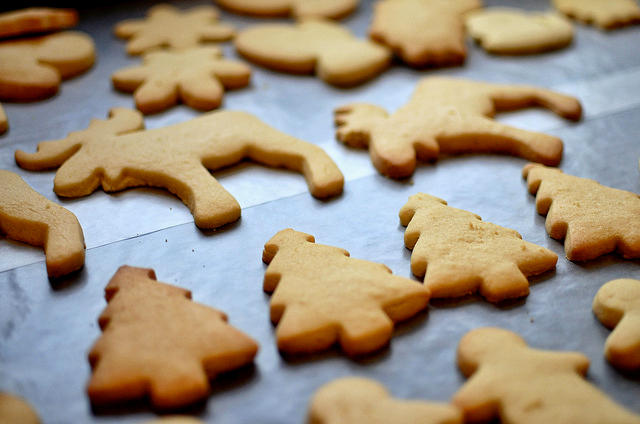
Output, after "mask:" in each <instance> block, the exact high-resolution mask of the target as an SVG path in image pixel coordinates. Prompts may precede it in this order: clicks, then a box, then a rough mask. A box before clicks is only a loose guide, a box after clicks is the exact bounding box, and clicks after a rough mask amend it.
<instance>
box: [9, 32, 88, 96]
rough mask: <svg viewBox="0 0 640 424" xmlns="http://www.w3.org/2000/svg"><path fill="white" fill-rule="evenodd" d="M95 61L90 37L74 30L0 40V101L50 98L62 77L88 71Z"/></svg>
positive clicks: (63, 78) (55, 91)
mask: <svg viewBox="0 0 640 424" xmlns="http://www.w3.org/2000/svg"><path fill="white" fill-rule="evenodd" d="M94 60H95V45H94V43H93V40H92V38H91V37H89V36H88V35H86V34H84V33H81V32H76V31H63V32H56V33H53V34H48V35H43V36H41V37H35V38H17V39H11V40H8V41H3V42H0V100H1V101H11V102H20V101H35V100H42V99H45V98H48V97H51V96H53V95H54V94H56V93H57V92H58V89H59V87H60V82H61V80H67V79H69V78H73V77H75V76H78V75H80V74H82V73H83V72H85V71H87V70H88V69H89V68H91V66H93V63H94Z"/></svg>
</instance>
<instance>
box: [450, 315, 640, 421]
mask: <svg viewBox="0 0 640 424" xmlns="http://www.w3.org/2000/svg"><path fill="white" fill-rule="evenodd" d="M457 361H458V366H459V368H460V370H461V371H462V374H464V375H465V376H466V377H469V380H468V381H467V383H466V384H465V385H464V386H462V388H461V389H460V390H459V391H458V392H457V393H456V394H455V395H454V397H453V399H452V402H453V404H454V405H457V406H458V407H460V408H462V410H463V411H464V422H465V423H480V422H493V421H492V420H494V419H499V420H500V422H503V423H518V424H547V423H552V422H564V423H581V424H599V423H616V424H638V423H640V416H637V415H634V414H633V413H632V412H630V411H628V410H626V409H624V408H623V407H622V406H620V405H618V404H616V403H615V402H614V401H613V400H611V399H610V398H609V397H607V396H606V395H605V394H604V393H602V392H601V391H600V390H598V389H597V388H596V386H594V385H592V384H591V383H589V382H588V381H587V380H586V379H585V378H584V377H585V375H586V373H587V369H588V368H589V358H587V357H586V356H585V355H583V354H581V353H578V352H555V351H544V350H538V349H533V348H530V347H528V346H527V343H526V342H525V341H524V340H523V339H522V338H521V337H520V336H519V335H517V334H516V333H513V332H511V331H508V330H503V329H500V328H491V327H485V328H478V329H475V330H472V331H470V332H469V333H467V334H466V335H465V336H464V337H463V338H462V340H460V344H459V345H458V355H457Z"/></svg>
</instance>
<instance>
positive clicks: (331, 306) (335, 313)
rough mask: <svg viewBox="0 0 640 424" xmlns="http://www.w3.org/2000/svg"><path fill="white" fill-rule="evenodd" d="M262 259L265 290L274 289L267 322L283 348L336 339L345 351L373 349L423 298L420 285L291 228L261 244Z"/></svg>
mask: <svg viewBox="0 0 640 424" xmlns="http://www.w3.org/2000/svg"><path fill="white" fill-rule="evenodd" d="M262 260H263V261H264V262H265V263H267V264H269V267H268V268H267V271H266V273H265V276H264V290H265V291H266V292H268V293H273V295H272V296H271V321H272V322H274V323H276V324H277V328H276V338H277V340H278V348H279V349H280V350H281V351H283V352H286V353H294V354H295V353H310V352H318V351H322V350H325V349H328V348H330V347H331V346H332V345H334V344H336V343H337V344H339V345H340V347H341V348H342V350H343V351H344V352H345V353H346V354H347V355H351V356H354V355H361V354H366V353H370V352H373V351H375V350H377V349H380V348H382V347H383V346H385V345H386V344H388V343H389V340H390V339H391V336H392V333H393V325H394V322H398V321H401V320H405V319H407V318H410V317H412V316H414V315H415V314H417V313H418V312H420V311H422V310H423V309H425V308H426V307H427V304H428V302H429V289H427V288H426V287H424V286H423V285H422V284H420V283H418V282H416V281H413V280H410V279H407V278H404V277H400V276H396V275H393V274H392V273H391V270H390V269H389V268H387V267H386V266H385V265H382V264H379V263H375V262H369V261H365V260H361V259H353V258H350V257H349V252H347V251H346V250H343V249H340V248H338V247H333V246H326V245H321V244H315V243H314V238H313V236H311V235H309V234H305V233H301V232H298V231H294V230H292V229H290V228H289V229H286V230H282V231H280V232H278V233H277V234H276V235H274V236H273V237H272V238H271V239H270V240H269V241H268V242H267V243H266V244H265V247H264V251H263V254H262Z"/></svg>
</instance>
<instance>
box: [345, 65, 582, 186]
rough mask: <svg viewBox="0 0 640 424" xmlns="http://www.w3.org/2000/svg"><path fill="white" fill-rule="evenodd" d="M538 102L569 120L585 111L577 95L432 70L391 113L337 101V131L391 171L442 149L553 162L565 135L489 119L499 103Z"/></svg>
mask: <svg viewBox="0 0 640 424" xmlns="http://www.w3.org/2000/svg"><path fill="white" fill-rule="evenodd" d="M533 106H541V107H544V108H547V109H549V110H551V111H553V112H554V113H556V114H558V115H559V116H562V117H564V118H567V119H571V120H577V119H579V118H580V115H581V106H580V103H579V102H578V100H576V99H575V98H572V97H569V96H565V95H562V94H559V93H555V92H553V91H549V90H545V89H541V88H536V87H531V86H523V85H502V84H492V83H486V82H478V81H470V80H464V79H454V78H446V77H431V78H425V79H424V80H422V81H421V82H420V83H419V85H418V86H417V88H416V90H415V92H414V94H413V97H412V98H411V100H410V101H409V102H408V103H407V104H406V105H405V106H403V107H402V108H400V109H399V110H398V111H396V112H395V113H393V114H388V113H387V111H386V110H384V109H383V108H381V107H379V106H375V105H372V104H362V103H360V104H357V103H356V104H351V105H346V106H343V107H340V108H338V109H337V110H336V112H335V113H336V117H335V118H336V124H337V125H338V130H337V138H338V139H339V140H340V141H342V142H343V143H345V144H347V145H349V146H354V147H368V148H369V153H370V155H371V160H372V161H373V164H374V166H375V167H376V169H378V171H380V173H382V174H384V175H386V176H389V177H391V178H403V177H408V176H410V175H411V174H413V172H414V170H415V166H416V160H417V159H419V160H421V161H432V160H436V159H437V158H438V156H439V155H440V154H441V153H442V154H460V153H467V152H482V153H504V154H510V155H514V156H519V157H522V158H525V159H528V160H530V161H532V162H540V163H543V164H545V165H553V166H555V165H557V164H558V163H559V162H560V159H561V158H562V141H561V140H560V139H558V138H556V137H553V136H550V135H546V134H541V133H537V132H531V131H525V130H521V129H517V128H513V127H510V126H507V125H504V124H501V123H498V122H496V121H494V120H492V119H491V118H492V117H493V115H494V114H495V113H496V112H497V111H503V110H514V109H522V108H527V107H533Z"/></svg>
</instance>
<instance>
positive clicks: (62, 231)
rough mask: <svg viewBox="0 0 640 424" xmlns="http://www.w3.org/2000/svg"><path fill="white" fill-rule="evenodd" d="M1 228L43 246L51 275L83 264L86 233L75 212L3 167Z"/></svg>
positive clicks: (57, 275)
mask: <svg viewBox="0 0 640 424" xmlns="http://www.w3.org/2000/svg"><path fill="white" fill-rule="evenodd" d="M0 232H2V233H5V234H6V235H7V236H8V237H10V238H12V239H14V240H19V241H23V242H26V243H29V244H33V245H36V246H42V247H44V251H45V256H46V264H47V273H48V275H49V276H50V277H60V276H63V275H66V274H69V273H71V272H73V271H75V270H77V269H79V268H80V267H82V265H83V264H84V257H85V252H84V235H83V232H82V227H80V223H79V222H78V219H77V218H76V216H75V215H74V214H73V213H71V212H70V211H68V210H67V209H65V208H63V207H62V206H60V205H58V204H57V203H54V202H51V201H50V200H48V199H47V198H45V197H43V196H41V195H40V194H39V193H37V192H36V191H35V190H33V189H32V188H31V187H29V185H28V184H27V183H25V182H24V180H23V179H22V178H20V177H19V176H18V175H17V174H14V173H13V172H10V171H4V170H0Z"/></svg>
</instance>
